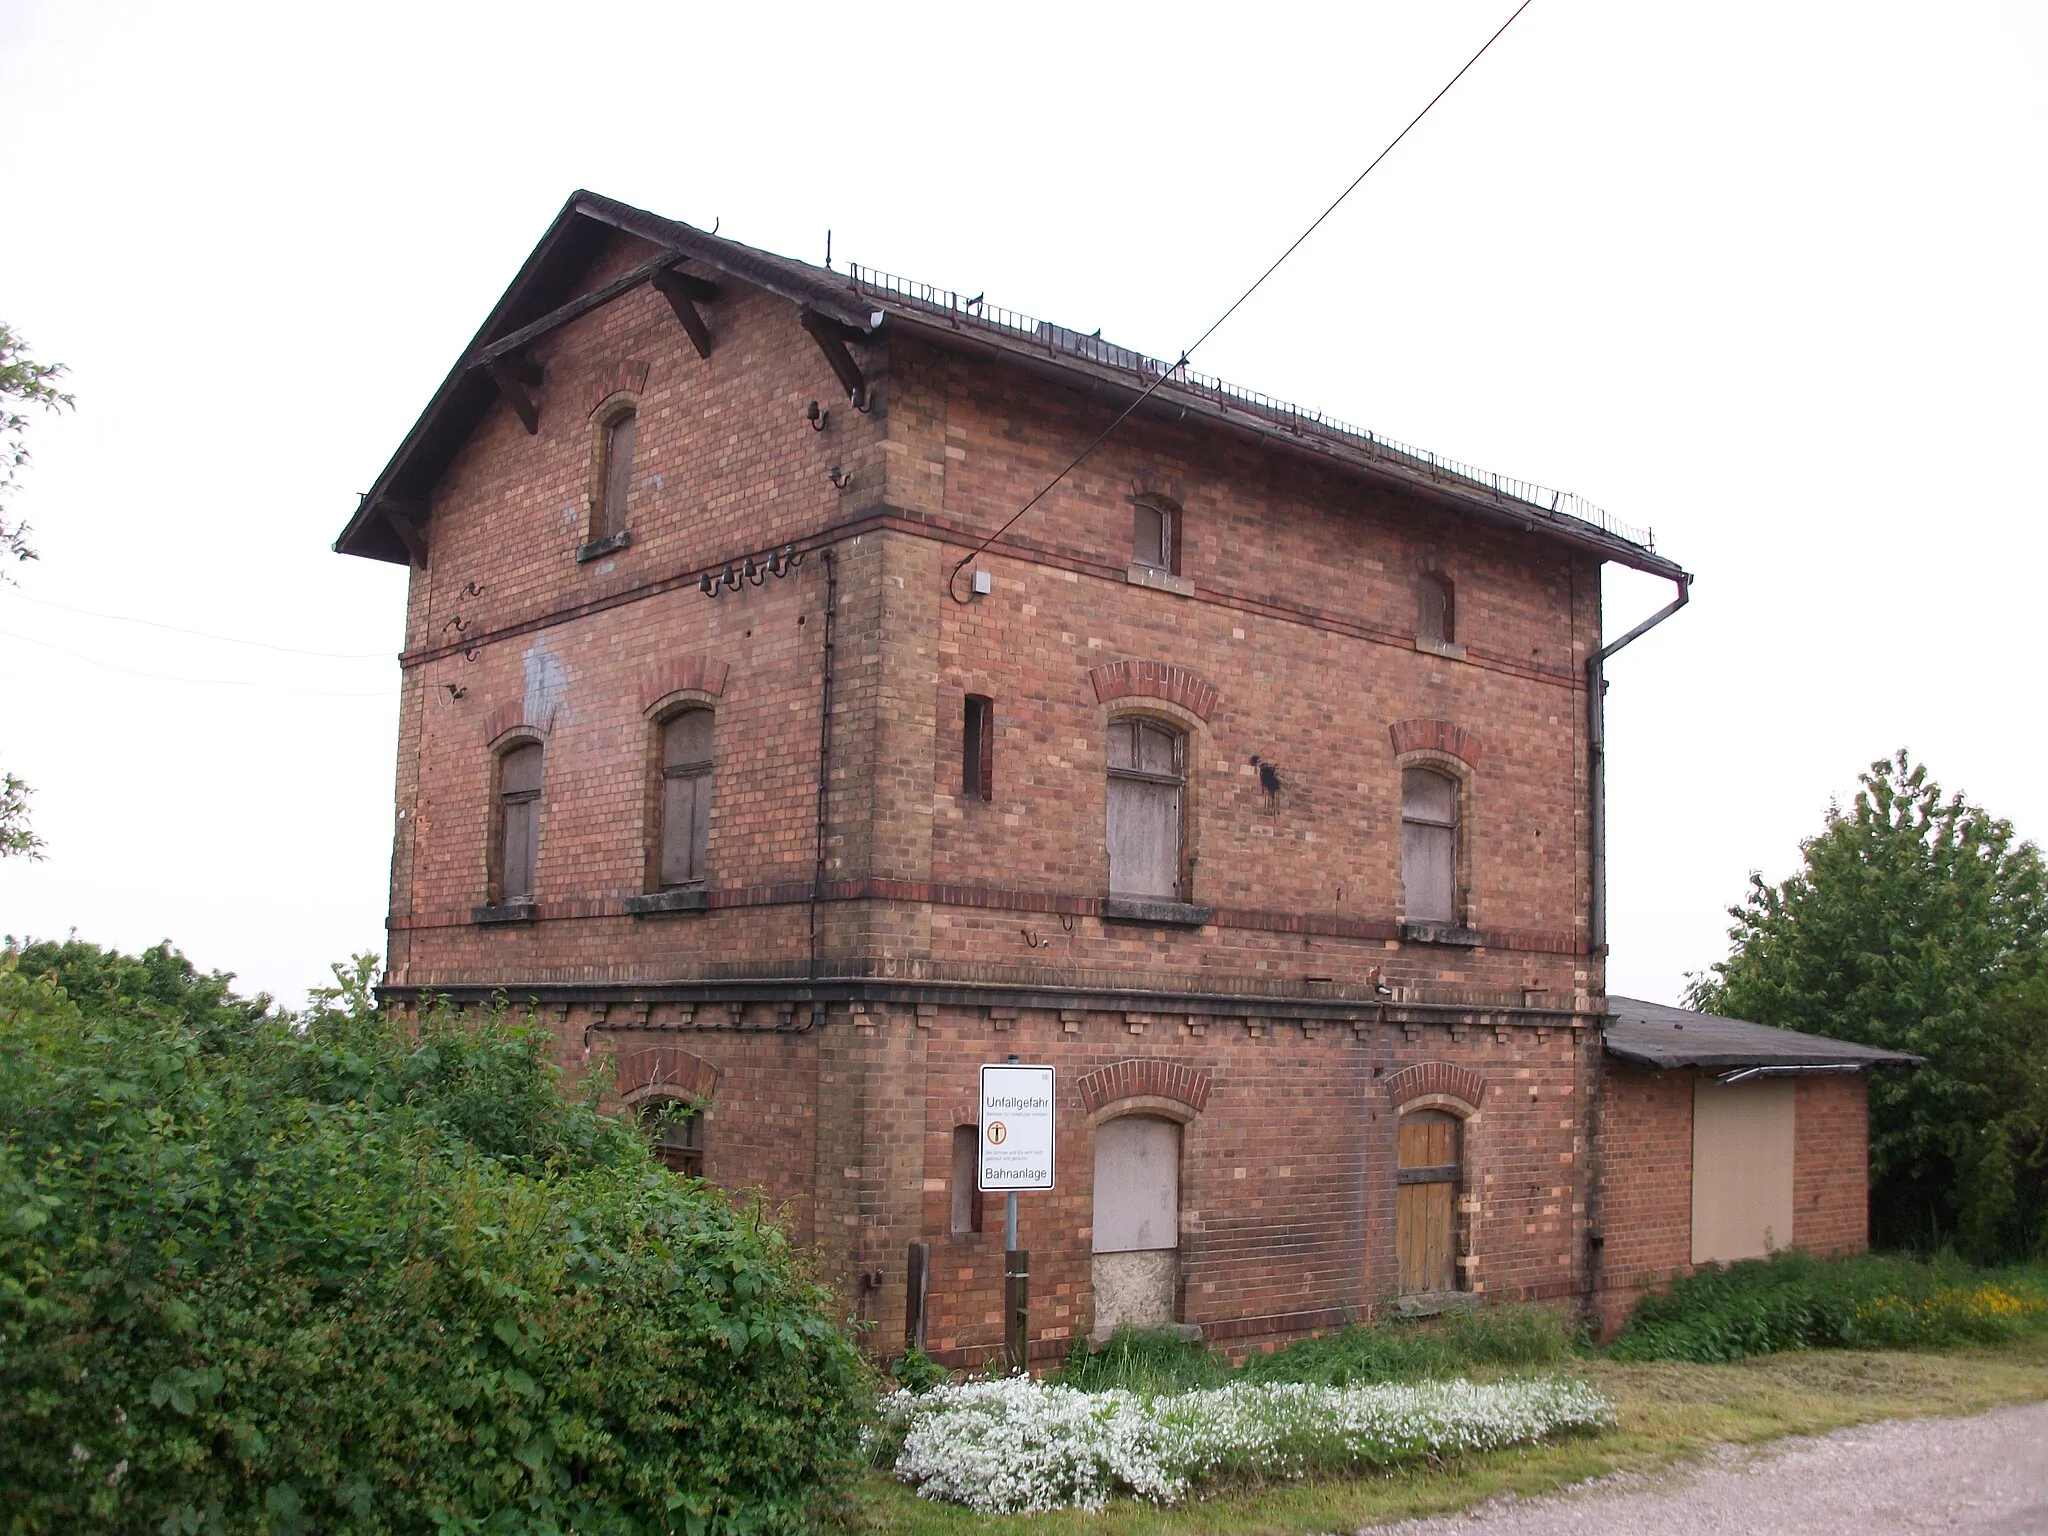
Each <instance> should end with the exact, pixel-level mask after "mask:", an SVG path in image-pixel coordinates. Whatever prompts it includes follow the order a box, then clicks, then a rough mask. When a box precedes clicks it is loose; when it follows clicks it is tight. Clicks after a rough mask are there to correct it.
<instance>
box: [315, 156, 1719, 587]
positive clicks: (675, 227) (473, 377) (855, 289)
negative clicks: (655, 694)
mask: <svg viewBox="0 0 2048 1536" xmlns="http://www.w3.org/2000/svg"><path fill="white" fill-rule="evenodd" d="M615 231H623V232H625V233H627V234H630V235H635V236H638V237H639V238H641V239H643V240H646V241H648V242H649V243H650V244H652V245H653V246H655V247H656V249H657V251H659V252H660V253H661V255H660V256H659V257H657V258H656V260H655V261H654V262H652V263H650V264H649V266H648V269H647V270H646V271H644V272H642V273H641V274H640V275H639V276H638V279H637V280H638V281H646V280H647V279H648V278H650V277H652V275H653V269H655V268H659V267H669V266H673V267H681V266H683V265H685V264H687V265H689V266H691V267H692V268H697V267H702V268H709V269H710V270H711V271H712V272H714V273H717V274H720V275H722V276H725V277H728V278H731V279H734V280H736V281H739V282H744V283H748V284H751V285H752V286H754V287H757V288H761V289H763V290H765V291H767V292H769V293H773V294H776V295H778V296H780V297H782V298H785V299H788V300H790V301H791V302H792V303H794V304H796V305H798V306H799V307H800V308H803V309H807V310H812V311H816V312H817V313H819V314H822V315H824V316H826V317H827V318H828V319H830V320H832V321H834V322H837V324H838V325H839V326H842V327H844V328H845V329H846V331H847V332H848V333H849V334H851V335H852V336H853V337H854V338H855V339H862V338H866V337H870V336H877V335H880V336H883V337H886V336H887V335H890V334H897V333H901V334H907V335H912V336H916V337H918V338H919V339H921V340H923V341H926V342H927V343H929V344H932V345H935V346H938V347H942V348H945V349H947V350H950V351H955V352H962V353H967V354H969V355H972V356H976V357H980V358H984V359H987V360H992V361H996V362H1000V363H1003V364H1005V365H1008V366H1014V367H1018V368H1022V369H1024V370H1026V371H1028V372H1030V373H1033V374H1035V375H1037V376H1040V377H1044V378H1046V379H1048V380H1050V381H1053V382H1057V383H1062V384H1066V385H1069V386H1080V387H1083V388H1088V389H1091V390H1096V391H1100V392H1102V393H1104V394H1106V395H1107V396H1108V397H1109V398H1110V400H1111V401H1112V402H1113V403H1114V404H1115V405H1117V406H1121V405H1123V404H1125V403H1127V402H1128V401H1129V400H1130V399H1131V398H1133V397H1135V396H1137V395H1138V394H1140V393H1141V392H1142V391H1143V390H1145V389H1146V387H1147V386H1149V385H1152V384H1153V383H1155V382H1156V381H1159V380H1160V377H1161V375H1167V377H1166V378H1165V380H1164V381H1163V382H1159V383H1158V387H1157V389H1156V390H1154V392H1153V394H1152V396H1151V399H1150V400H1149V401H1147V404H1146V410H1147V412H1148V413H1156V414H1158V415H1160V416H1163V417H1166V418H1169V419H1172V418H1183V419H1184V418H1188V417H1193V418H1194V419H1196V420H1197V421H1200V422H1202V423H1204V424H1206V425H1208V426H1211V427H1213V428H1216V429H1220V430H1222V431H1225V432H1228V433H1231V434H1233V435H1237V436H1241V437H1247V438H1250V439H1252V440H1254V441H1257V442H1259V443H1261V444H1263V445H1265V446H1268V447H1272V448H1277V449H1280V450H1282V451H1286V452H1290V453H1294V454H1299V455H1305V456H1307V457H1309V458H1311V459H1315V460H1320V461H1322V462H1323V463H1325V464H1328V465H1331V466H1333V467H1336V468H1338V469H1340V470H1343V471H1346V472H1349V473H1351V474H1354V475H1356V476H1358V477H1359V478H1362V479H1365V480H1368V481H1372V482H1376V483H1379V484H1383V485H1389V486H1392V487H1395V488H1398V489H1400V490H1402V491H1404V492H1405V493H1407V494H1409V495H1411V496H1414V497H1417V498H1419V499H1422V500H1426V501H1430V502H1433V503H1436V504H1438V505H1441V506H1445V507H1447V508H1450V509H1452V510H1456V511H1458V512H1462V513H1464V514H1466V515H1470V516H1474V517H1477V518H1479V519H1480V520H1482V521H1486V522H1490V523H1493V524H1496V525H1499V526H1505V527H1510V528H1517V529H1520V530H1522V531H1524V532H1527V533H1534V534H1537V535H1540V536H1543V537H1546V538H1550V539H1553V540H1555V541H1557V542H1560V543H1564V544H1567V545H1570V546H1572V547H1574V548H1577V549H1580V550H1582V551H1584V552H1586V553H1589V554H1593V555H1596V556H1598V557H1599V558H1601V559H1603V560H1613V561H1615V562H1617V563H1618V564H1622V565H1627V566H1632V567H1634V568H1635V569H1637V570H1641V571H1647V572H1649V573H1650V574H1652V575H1657V576H1662V577H1666V578H1668V579H1673V580H1677V579H1680V578H1682V577H1684V576H1685V572H1684V570H1683V568H1682V567H1680V566H1679V565H1678V564H1677V563H1676V562H1674V561H1672V560H1670V559H1668V558H1666V557H1664V556H1662V555H1659V554H1657V553H1656V550H1655V548H1654V543H1653V540H1652V539H1651V537H1650V535H1649V534H1648V533H1647V532H1644V531H1641V530H1636V529H1631V528H1628V527H1626V526H1625V525H1623V524H1620V523H1618V522H1616V521H1615V520H1614V519H1612V518H1609V517H1608V516H1607V515H1606V514H1605V513H1604V512H1602V511H1600V509H1599V508H1597V507H1593V506H1591V505H1590V504H1589V503H1586V502H1583V501H1581V500H1580V499H1579V498H1577V497H1573V496H1567V495H1565V494H1563V493H1561V492H1555V491H1546V490H1544V489H1543V488H1542V487H1539V486H1535V485H1531V484H1529V483H1527V482H1524V481H1519V480H1513V479H1509V478H1507V477H1505V476H1500V475H1494V474H1489V473H1488V472H1486V471H1484V470H1478V469H1474V468H1472V467H1471V466H1469V465H1462V464H1457V463H1455V462H1453V461H1450V460H1446V459H1443V458H1441V457H1439V456H1438V455H1436V454H1432V453H1426V452H1424V451H1422V450H1420V449H1415V448H1411V447H1408V446H1407V445H1405V444H1400V443H1395V442H1393V441H1391V440H1390V439H1386V438H1382V437H1378V436H1376V435H1375V434H1373V433H1370V432H1365V431H1363V430H1361V429H1359V428H1356V427H1351V426H1348V425H1346V424H1345V423H1342V422H1338V421H1335V420H1333V419H1332V418H1329V417H1327V416H1324V415H1323V414H1321V413H1320V412H1311V411H1304V410H1302V409H1301V408H1300V407H1298V406H1293V405H1289V404H1287V403H1285V402H1284V401H1278V400H1272V399H1269V398H1267V397H1266V396H1263V395H1258V394H1253V393H1251V392H1249V391H1245V390H1240V389H1237V388H1235V387H1234V386H1231V385H1229V384H1225V383H1224V382H1223V381H1222V380H1220V379H1212V378H1208V377H1205V376H1204V375H1201V374H1198V373H1195V372H1193V371H1191V370H1189V369H1186V368H1185V367H1173V366H1170V365H1168V364H1166V363H1164V362H1161V361H1159V360H1157V359H1154V358H1148V357H1146V356H1144V355H1143V354H1141V353H1138V352H1133V351H1130V350H1128V349H1126V348H1123V347H1118V346H1114V345H1112V344H1110V343H1108V342H1105V341H1103V340H1102V339H1101V334H1100V332H1097V333H1096V334H1094V335H1092V336H1090V335H1082V334H1081V333H1079V332H1076V331H1072V330H1069V329H1067V328H1066V327H1064V326H1057V325H1053V324H1050V323H1049V322H1045V321H1035V320H1032V319H1030V318H1029V317H1028V316H1024V315H1019V314H1016V313H1014V312H1012V311H1008V310H1002V309H998V308H996V307H994V306H992V305H988V304H985V303H983V302H982V300H981V299H980V298H979V297H978V296H977V297H976V298H974V299H970V300H967V301H965V302H964V303H963V301H962V300H961V298H960V296H959V295H958V294H957V293H953V292H949V291H947V290H943V289H936V288H931V287H927V286H926V285H924V284H920V283H912V282H907V281H905V280H903V279H900V278H895V277H891V276H889V275H887V274H885V273H878V272H875V271H873V270H872V269H869V270H867V271H865V272H864V271H863V270H862V269H861V268H860V267H858V266H854V267H851V268H849V270H848V271H846V272H835V271H831V270H829V269H827V268H823V267H814V266H812V265H810V264H809V263H807V262H801V261H795V260H792V259H790V258H789V257H786V256H778V255H775V254H774V253H772V252H769V251H762V250H756V249H755V248H754V247H752V246H748V245H742V244H740V243H739V242H738V241H736V240H727V239H723V238H721V237H719V236H717V235H713V234H708V233H706V232H705V231H703V230H700V229H696V228H694V227H692V226H691V225H688V224H683V223H679V222H678V221H676V220H674V219H664V218H662V217H660V216H659V215H658V214H653V213H649V212H647V211H646V210H644V209H640V208H634V207H631V206H629V205H628V204H625V203H621V202H617V201H615V200H614V199H612V198H608V197H602V196H599V195H598V194H597V193H595V192H577V193H575V194H573V195H572V196H571V197H570V198H569V200H568V202H566V203H565V204H563V206H562V211H561V212H560V213H559V214H557V215H556V216H555V220H554V222H553V223H552V224H550V225H549V226H548V230H547V233H546V234H544V235H542V236H541V239H540V243H539V244H538V245H536V246H535V247H534V248H533V252H532V254H531V255H529V256H528V257H527V258H526V262H525V264H524V265H523V266H521V267H520V269H519V273H518V275H517V276H515V277H514V278H513V279H512V283H511V286H510V287H508V288H507V289H506V290H505V292H504V294H503V296H502V297H500V299H499V300H498V302H497V304H496V306H495V307H493V309H492V310H491V313H490V315H489V316H488V317H487V318H486V319H485V321H484V323H483V325H482V326H481V327H480V328H479V329H478V331H477V333H476V336H475V337H474V338H473V339H472V340H471V342H470V344H469V346H468V347H467V348H465V349H464V351H463V354H462V356H461V357H460V358H458V359H457V360H456V363H455V366H454V368H453V369H451V370H450V372H449V374H448V376H447V378H446V379H444V380H443V381H442V383H441V386H440V388H439V389H437V390H436V391H435V392H434V395H433V398H432V399H431V400H429V401H428V402H427V407H426V409H425V410H424V411H423V412H422V413H421V414H420V418H419V420H418V421H416V422H415V423H414V424H413V427H412V430H411V431H409V432H408V433H407V434H406V435H405V438H404V440H403V441H402V442H401V443H400V444H399V446H398V450H397V452H395V453H394V454H393V455H392V456H391V460H390V462H389V463H387V464H386V465H385V466H384V468H383V470H382V471H381V472H380V473H379V474H378V476H377V479H376V481H375V482H374V483H373V484H372V486H371V488H370V490H369V491H368V493H367V494H365V496H364V498H363V501H362V504H361V505H360V506H359V507H358V508H357V509H356V512H355V515H354V516H353V517H351V518H350V519H349V522H348V526H347V527H345V528H344V529H343V530H342V532H341V536H340V537H339V538H338V539H336V540H335V544H334V547H335V548H336V549H337V550H339V551H340V552H342V553H343V554H351V555H362V556H365V557H367V558H369V559H373V560H389V561H393V562H396V563H401V564H402V563H404V562H405V560H406V559H407V554H408V552H407V549H406V545H405V542H404V540H403V538H402V537H401V535H400V534H399V532H398V531H397V530H396V529H395V528H394V527H393V526H392V525H391V523H390V521H389V520H388V519H387V517H386V516H385V515H384V514H385V513H386V512H387V511H393V512H403V511H405V510H408V509H411V510H414V511H416V512H417V513H419V514H421V515H423V514H424V512H425V508H426V505H427V501H428V497H429V495H430V493H431V491H432V489H433V485H434V482H435V481H436V480H437V479H439V478H440V475H441V473H442V472H443V471H444V470H445V469H446V468H447V466H448V464H449V463H450V462H451V461H452V460H453V458H454V456H455V454H456V453H457V451H458V450H459V449H460V448H461V446H462V444H463V442H464V441H466V440H467V438H468V437H469V435H470V433H471V432H473V431H474V430H475V429H476V426H477V424H478V423H479V422H480V421H481V420H482V419H483V417H484V413H485V412H486V411H488V410H489V409H490V406H491V402H492V400H493V399H494V398H495V397H496V393H497V386H496V385H495V384H494V383H493V382H492V380H491V378H490V377H489V376H488V375H487V374H486V373H485V372H484V369H483V367H482V366H481V364H482V362H483V361H484V355H485V353H486V352H487V351H488V349H490V348H492V347H493V345H494V344H502V343H503V342H504V341H505V340H506V339H507V338H510V337H512V336H514V334H515V333H517V332H519V331H521V330H523V329H525V328H527V327H529V326H532V325H533V324H535V322H537V321H541V320H543V319H544V318H546V317H547V316H549V315H550V314H552V313H554V312H555V311H557V310H558V309H560V308H561V306H563V305H564V304H565V303H567V302H569V301H570V300H571V298H572V296H574V294H575V291H576V287H577V284H578V283H579V281H580V279H581V278H582V277H583V275H584V274H585V273H586V272H587V271H588V269H589V267H590V264H591V262H592V261H593V260H594V259H595V258H596V256H597V254H598V252H599V251H600V250H601V249H602V247H603V245H604V243H605V242H606V241H607V240H608V239H610V238H611V236H612V234H613V233H614V232H615ZM632 285H634V279H633V275H632V274H629V276H628V279H626V280H624V286H632ZM622 291H623V289H622Z"/></svg>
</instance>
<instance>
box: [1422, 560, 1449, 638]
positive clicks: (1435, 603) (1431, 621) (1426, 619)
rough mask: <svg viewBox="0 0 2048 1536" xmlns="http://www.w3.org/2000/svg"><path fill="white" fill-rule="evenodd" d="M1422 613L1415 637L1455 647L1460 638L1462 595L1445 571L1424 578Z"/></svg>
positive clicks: (1427, 574)
mask: <svg viewBox="0 0 2048 1536" xmlns="http://www.w3.org/2000/svg"><path fill="white" fill-rule="evenodd" d="M1417 595H1418V597H1419V598H1420V603H1421V611H1420V613H1419V614H1418V616H1417V619H1416V623H1415V634H1416V636H1417V638H1419V639H1423V640H1434V641H1436V642H1437V644H1439V645H1451V644H1453V643H1454V642H1456V640H1457V638H1458V594H1457V588H1455V587H1453V586H1452V585H1451V578H1450V577H1448V576H1446V575H1444V574H1443V573H1442V572H1441V571H1427V572H1424V574H1423V577H1422V584H1421V587H1420V589H1419V592H1418V594H1417Z"/></svg>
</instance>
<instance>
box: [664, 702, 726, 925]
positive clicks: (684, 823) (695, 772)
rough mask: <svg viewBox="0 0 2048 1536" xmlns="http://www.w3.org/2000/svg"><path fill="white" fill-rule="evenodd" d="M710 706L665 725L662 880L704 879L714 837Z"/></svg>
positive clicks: (670, 882) (685, 881)
mask: <svg viewBox="0 0 2048 1536" xmlns="http://www.w3.org/2000/svg"><path fill="white" fill-rule="evenodd" d="M713 720H714V717H713V715H712V713H711V711H710V710H708V709H690V710H685V711H684V712H683V713H682V714H680V715H674V716H671V717H670V718H669V720H668V721H667V722H665V723H664V724H663V726H662V728H661V871H660V873H661V883H662V885H663V886H664V887H669V886H677V885H694V884H696V883H698V882H699V881H701V880H703V878H704V875H705V870H706V868H707V865H706V861H705V854H706V853H707V851H708V850H709V848H710V841H711V781H712V770H713V757H712V727H713Z"/></svg>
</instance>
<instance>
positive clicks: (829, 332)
mask: <svg viewBox="0 0 2048 1536" xmlns="http://www.w3.org/2000/svg"><path fill="white" fill-rule="evenodd" d="M797 323H798V324H799V325H801V326H802V327H803V328H804V329H805V330H807V331H809V332H810V333H811V340H813V341H815V342H816V343H817V344H818V350H819V351H820V352H822V353H824V354H825V361H826V362H827V363H829V364H831V366H832V372H833V374H834V375H835V376H836V377H837V378H838V380H839V387H840V388H841V389H843V390H845V391H846V394H847V398H848V399H850V400H851V401H852V402H853V408H854V409H855V410H857V411H864V410H866V409H867V408H868V381H867V379H866V378H865V377H864V376H863V375H862V374H861V371H860V364H859V363H856V362H855V361H854V360H853V354H852V353H851V352H849V351H847V350H846V344H847V343H848V342H849V341H863V340H865V339H866V338H865V337H864V336H863V335H862V334H861V332H859V331H857V330H855V329H854V328H853V327H852V326H850V325H846V324H843V323H841V322H840V321H837V320H834V319H833V318H832V317H831V316H830V315H822V314H820V313H818V311H817V310H815V309H812V308H810V307H809V306H808V305H806V306H805V307H804V308H803V309H801V310H799V311H798V312H797Z"/></svg>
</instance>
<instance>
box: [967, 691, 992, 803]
mask: <svg viewBox="0 0 2048 1536" xmlns="http://www.w3.org/2000/svg"><path fill="white" fill-rule="evenodd" d="M960 793H961V794H962V795H963V796H964V797H965V798H967V799H969V800H993V799H995V797H996V705H995V700H993V699H986V698H983V697H982V696H981V695H980V694H978V693H970V694H969V695H967V709H966V711H965V714H964V717H963V719H962V722H961V731H960Z"/></svg>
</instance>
